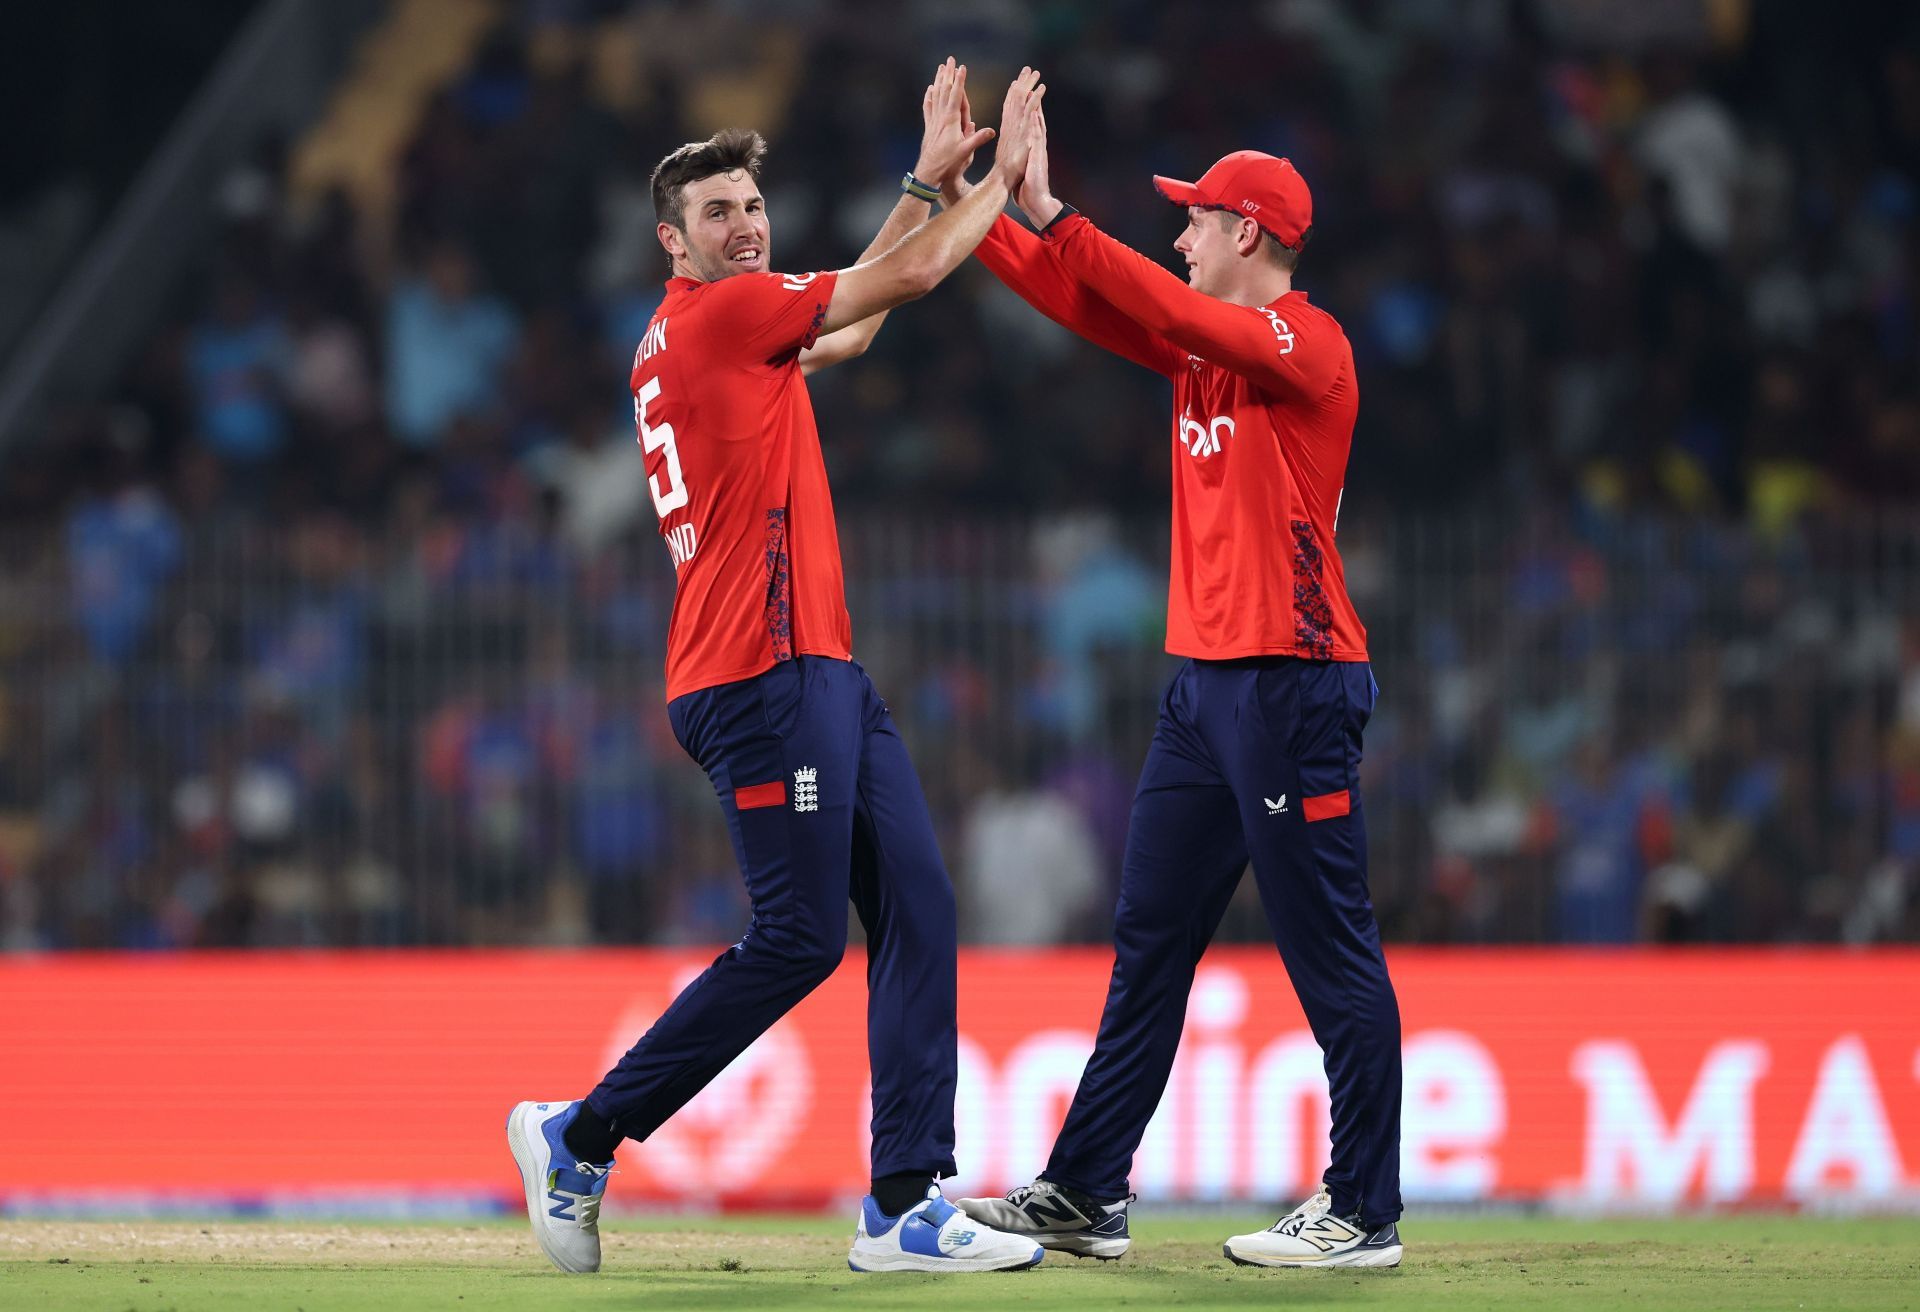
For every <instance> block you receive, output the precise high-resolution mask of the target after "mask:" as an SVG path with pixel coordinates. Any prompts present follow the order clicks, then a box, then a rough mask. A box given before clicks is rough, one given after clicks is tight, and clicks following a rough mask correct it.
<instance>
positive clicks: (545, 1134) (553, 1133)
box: [507, 1102, 613, 1272]
mask: <svg viewBox="0 0 1920 1312" xmlns="http://www.w3.org/2000/svg"><path fill="white" fill-rule="evenodd" d="M576 1106H577V1104H575V1103H571V1102H523V1103H520V1104H518V1105H516V1106H515V1107H514V1109H513V1111H511V1112H510V1113H508V1115H507V1147H509V1148H511V1149H513V1160H514V1161H515V1162H516V1163H518V1164H519V1167H520V1183H521V1184H522V1185H524V1186H525V1188H526V1192H527V1219H528V1220H529V1221H531V1222H533V1237H534V1238H535V1239H537V1240H539V1241H540V1251H541V1252H543V1253H545V1254H546V1255H547V1260H548V1261H550V1262H552V1263H553V1264H554V1265H555V1266H557V1267H559V1268H560V1269H561V1270H562V1271H575V1272H587V1271H598V1270H599V1269H600V1195H602V1194H604V1193H605V1192H606V1191H607V1175H608V1173H609V1172H611V1171H612V1170H613V1163H612V1162H611V1161H607V1162H601V1163H599V1164H598V1165H595V1164H594V1163H592V1162H582V1161H577V1160H575V1158H574V1156H573V1154H572V1153H570V1152H568V1151H567V1145H566V1142H565V1140H563V1139H562V1138H561V1136H562V1135H563V1134H565V1133H566V1129H567V1125H568V1123H569V1122H570V1121H572V1120H573V1116H574V1110H575V1108H576Z"/></svg>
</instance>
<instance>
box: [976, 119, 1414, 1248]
mask: <svg viewBox="0 0 1920 1312" xmlns="http://www.w3.org/2000/svg"><path fill="white" fill-rule="evenodd" d="M961 112H962V113H963V114H964V113H965V107H964V103H963V105H962V108H961ZM1154 185H1155V186H1156V187H1158V188H1159V190H1160V193H1161V195H1163V196H1164V197H1165V198H1166V199H1167V200H1169V201H1171V202H1173V203H1174V204H1176V205H1180V206H1183V207H1184V208H1185V209H1186V211H1187V226H1186V230H1185V231H1184V232H1182V233H1181V234H1180V237H1179V239H1178V240H1177V241H1175V242H1174V249H1175V250H1176V251H1178V252H1180V254H1181V255H1182V256H1183V257H1184V258H1185V260H1186V264H1187V272H1188V279H1187V282H1185V283H1182V282H1181V281H1180V279H1178V278H1177V277H1175V276H1174V275H1173V274H1171V273H1169V272H1167V271H1166V270H1165V269H1163V268H1161V267H1160V266H1159V265H1157V264H1155V263H1153V262H1152V261H1151V260H1148V259H1146V258H1145V257H1144V256H1142V255H1140V254H1138V253H1136V252H1135V251H1132V250H1130V249H1128V248H1127V247H1126V246H1124V245H1122V244H1121V243H1119V242H1117V241H1115V240H1113V239H1112V238H1111V237H1109V236H1107V235H1106V234H1105V233H1103V232H1101V231H1100V230H1099V229H1098V228H1096V227H1094V225H1093V224H1092V223H1091V222H1089V221H1088V220H1087V219H1086V218H1085V217H1083V216H1082V215H1080V214H1078V213H1077V212H1075V211H1074V210H1073V209H1072V208H1071V207H1069V206H1066V205H1064V204H1062V203H1061V202H1060V201H1059V200H1058V199H1056V198H1055V197H1054V196H1053V194H1052V191H1051V187H1050V185H1049V178H1048V170H1047V153H1046V135H1045V123H1044V119H1043V121H1042V124H1041V132H1040V137H1039V140H1038V141H1037V142H1036V143H1035V145H1034V147H1033V151H1032V154H1031V155H1030V156H1029V159H1028V165H1027V171H1026V174H1025V177H1024V178H1023V180H1022V184H1021V188H1020V191H1019V194H1018V196H1017V200H1018V202H1019V204H1020V207H1021V209H1022V210H1023V211H1024V212H1025V213H1026V215H1027V217H1028V219H1029V220H1030V221H1031V222H1032V223H1033V224H1034V226H1035V227H1036V228H1037V229H1038V230H1039V235H1038V236H1035V235H1034V234H1033V233H1031V232H1028V231H1027V230H1026V229H1025V228H1023V227H1021V226H1020V225H1019V224H1018V223H1016V222H1014V221H1013V220H1012V219H1010V218H1005V217H1003V218H1002V219H1001V220H1000V221H999V222H998V223H996V224H995V226H994V229H993V231H992V232H991V233H990V234H989V235H988V237H987V239H986V241H984V242H983V243H982V244H981V246H980V248H979V251H978V254H979V256H980V259H981V261H982V262H983V263H985V264H986V265H987V267H988V268H989V269H991V270H993V272H994V273H995V274H996V275H997V276H998V277H999V278H1000V279H1001V280H1002V281H1003V282H1005V283H1006V284H1007V286H1009V287H1010V288H1012V289H1013V290H1014V291H1016V292H1018V293H1019V294H1020V295H1021V296H1022V297H1024V298H1025V299H1026V300H1027V301H1028V303H1030V304H1031V305H1032V306H1033V307H1034V308H1035V309H1037V310H1039V311H1040V312H1041V313H1042V314H1044V315H1046V316H1047V317H1048V318H1050V319H1053V320H1054V321H1055V322H1057V323H1060V324H1062V325H1064V326H1065V327H1068V328H1070V329H1072V330H1073V331H1075V332H1077V333H1079V334H1080V335H1081V336H1083V337H1085V338H1087V339H1088V340H1090V341H1093V342H1095V343H1097V344H1099V345H1100V346H1103V347H1105V348H1107V349H1108V350H1110V351H1113V352H1114V353H1116V354H1118V355H1120V356H1123V357H1125V358H1126V359H1128V360H1131V361H1133V362H1134V363H1135V364H1139V365H1142V366H1144V367H1146V368H1148V369H1152V370H1154V371H1155V372H1156V373H1160V374H1164V375H1165V376H1166V377H1168V378H1169V379H1171V380H1172V382H1173V426H1172V439H1173V440H1172V444H1171V452H1172V458H1173V551H1172V561H1173V567H1172V576H1171V579H1170V580H1169V585H1168V596H1167V650H1168V651H1169V652H1172V653H1173V654H1175V655H1177V656H1184V657H1187V658H1188V659H1187V661H1186V664H1185V665H1184V666H1183V667H1182V668H1181V670H1180V672H1179V673H1178V674H1177V675H1176V676H1175V678H1174V680H1173V683H1172V685H1171V686H1170V687H1169V688H1168V690H1167V693H1166V696H1165V698H1164V699H1163V701H1162V703H1161V707H1160V720H1159V724H1158V727H1157V728H1156V730H1155V732H1154V738H1153V745H1152V747H1151V748H1150V749H1149V751H1148V754H1147V760H1146V764H1145V766H1144V768H1143V769H1142V771H1141V776H1140V786H1139V790H1138V792H1137V794H1136V795H1135V798H1134V804H1133V813H1132V818H1131V821H1130V824H1129V828H1128V834H1127V851H1126V858H1125V865H1124V869H1123V872H1122V876H1121V888H1120V900H1119V904H1118V906H1117V908H1116V910H1115V916H1114V948H1115V960H1114V968H1113V977H1112V981H1111V983H1110V984H1109V986H1108V990H1107V1002H1106V1009H1105V1012H1104V1013H1103V1014H1102V1016H1101V1020H1100V1031H1099V1038H1098V1040H1097V1042H1096V1045H1095V1048H1094V1053H1093V1056H1092V1057H1091V1058H1090V1059H1089V1060H1088V1062H1087V1068H1086V1071H1085V1073H1084V1074H1083V1075H1082V1076H1081V1080H1080V1086H1079V1089H1078V1090H1077V1091H1076V1093H1075V1095H1074V1100H1073V1105H1072V1107H1071V1109H1070V1110H1069V1111H1068V1113H1067V1119H1066V1123H1065V1124H1064V1125H1063V1126H1062V1128H1061V1131H1060V1136H1059V1138H1058V1140H1057V1141H1056V1142H1055V1145H1054V1150H1053V1154H1052V1156H1051V1158H1050V1159H1049V1161H1048V1163H1047V1167H1046V1169H1045V1171H1043V1172H1042V1173H1041V1175H1040V1177H1039V1178H1038V1179H1036V1180H1035V1181H1034V1182H1033V1183H1032V1184H1031V1185H1025V1186H1022V1187H1021V1188H1019V1189H1015V1190H1014V1191H1013V1192H1012V1193H1010V1194H1008V1195H1007V1196H1006V1198H1004V1199H999V1198H988V1199H963V1200H962V1202H961V1206H962V1208H964V1209H965V1210H966V1211H967V1212H968V1213H969V1214H970V1215H972V1216H974V1217H975V1218H977V1219H979V1220H981V1221H982V1222H984V1223H986V1224H990V1225H994V1226H997V1227H999V1228H1001V1229H1003V1230H1011V1231H1015V1232H1018V1233H1022V1234H1030V1235H1032V1236H1034V1237H1035V1238H1036V1239H1038V1240H1039V1241H1040V1242H1041V1243H1042V1244H1043V1245H1045V1246H1047V1247H1050V1248H1058V1249H1061V1250H1063V1251H1067V1252H1073V1253H1078V1254H1082V1255H1086V1256H1092V1257H1106V1258H1112V1257H1118V1256H1120V1255H1121V1254H1122V1253H1124V1252H1125V1251H1126V1249H1127V1245H1128V1242H1129V1236H1128V1231H1127V1215H1126V1206H1127V1202H1128V1201H1129V1195H1128V1187H1127V1174H1128V1171H1129V1169H1130V1168H1131V1165H1132V1161H1133V1154H1134V1151H1135V1150H1136V1149H1137V1148H1138V1147H1139V1144H1140V1139H1141V1136H1142V1134H1143V1133H1144V1132H1145V1130H1146V1127H1147V1122H1148V1120H1149V1118H1150V1117H1151V1116H1152V1115H1153V1111H1154V1108H1155V1107H1156V1106H1157V1105H1158V1104H1159V1101H1160V1097H1161V1094H1162V1093H1163V1092H1164V1091H1165V1089H1166V1084H1167V1078H1168V1076H1169V1074H1170V1072H1171V1070H1172V1068H1173V1060H1174V1054H1175V1052H1176V1050H1177V1049H1178V1047H1179V1043H1180V1034H1181V1030H1182V1027H1183V1025H1184V1024H1185V1020H1186V1008H1187V994H1188V991H1189V990H1190V989H1191V988H1192V985H1193V973H1194V967H1195V966H1196V965H1197V964H1198V962H1199V960H1200V956H1201V953H1202V952H1204V951H1205V950H1206V946H1207V943H1208V941H1209V940H1210V939H1211V938H1212V937H1213V933H1214V931H1215V929H1217V928H1218V927H1219V924H1220V918H1221V916H1222V915H1223V914H1224V913H1225V911H1226V907H1227V902H1228V899H1229V898H1231V896H1232V895H1233V890H1234V887H1235V886H1236V885H1237V884H1238V883H1239V882H1240V877H1241V873H1242V871H1244V870H1245V868H1246V866H1247V863H1248V860H1249V858H1251V861H1252V864H1253V872H1254V878H1255V879H1256V880H1257V881H1258V883H1259V887H1260V897H1261V901H1262V903H1263V904H1264V906H1265V908H1266V912H1267V919H1268V922H1269V924H1270V925H1271V927H1272V930H1273V935H1274V940H1275V942H1276V943H1277V944H1278V946H1279V949H1280V955H1281V958H1282V959H1283V960H1284V962H1285V963H1286V967H1287V974H1288V977H1289V978H1290V979H1291V980H1292V981H1293V985H1294V989H1295V991H1296V992H1297V993H1298V994H1299V997H1300V1002H1301V1005H1302V1007H1303V1009H1304V1010H1305V1012H1306V1015H1307V1021H1308V1023H1309V1024H1310V1025H1311V1026H1312V1028H1313V1034H1314V1038H1315V1039H1316V1040H1317V1041H1318V1042H1319V1044H1320V1047H1321V1049H1322V1050H1323V1052H1324V1053H1325V1057H1326V1069H1327V1080H1328V1085H1329V1089H1330V1092H1331V1095H1332V1112H1333V1118H1332V1119H1333V1146H1332V1158H1331V1162H1330V1165H1329V1167H1328V1170H1327V1172H1326V1176H1325V1179H1324V1183H1323V1186H1322V1188H1321V1189H1320V1191H1319V1192H1318V1193H1316V1194H1315V1196H1314V1197H1313V1198H1312V1199H1310V1200H1308V1201H1307V1202H1305V1203H1303V1204H1301V1206H1300V1207H1299V1208H1297V1209H1296V1210H1295V1211H1294V1212H1293V1213H1291V1214H1290V1215H1288V1216H1286V1217H1283V1218H1281V1220H1280V1221H1279V1222H1278V1223H1277V1224H1275V1225H1274V1226H1272V1227H1271V1228H1269V1229H1267V1230H1263V1231H1258V1232H1255V1233H1253V1234H1246V1235H1237V1236H1235V1237H1233V1238H1231V1239H1229V1240H1227V1241H1226V1246H1225V1252H1226V1255H1227V1256H1228V1257H1229V1258H1231V1259H1232V1260H1234V1261H1235V1262H1239V1263H1242V1264H1255V1265H1262V1266H1334V1265H1357V1266H1394V1265H1397V1264H1398V1263H1399V1261H1400V1256H1401V1244H1400V1236H1399V1230H1398V1226H1397V1224H1396V1223H1397V1221H1398V1219H1399V1216H1400V1011H1399V1005H1398V1003H1397V1002H1396V1000H1395V998H1394V992H1393V984H1392V981H1391V980H1390V979H1389V978H1388V975H1387V967H1386V961H1385V959H1384V958H1383V956H1382V955H1381V951H1380V931H1379V927H1378V925H1377V924H1376V923H1375V921H1374V916H1373V906H1372V903H1371V902H1370V901H1369V899H1368V895H1367V878H1366V829H1365V825H1364V822H1363V817H1362V811H1361V806H1360V793H1359V786H1358V785H1359V778H1358V770H1359V765H1360V742H1361V731H1362V730H1363V729H1364V727H1365V726H1366V723H1367V718H1368V716H1369V715H1370V714H1371V712H1372V709H1373V701H1374V696H1375V693H1376V689H1375V686H1374V682H1373V676H1372V673H1371V670H1370V667H1369V665H1368V662H1367V638H1366V631H1365V630H1364V629H1363V628H1362V627H1361V625H1360V620H1359V618H1358V617H1357V616H1356V615H1355V614H1354V609H1353V604H1352V602H1350V601H1349V600H1348V598H1347V590H1346V584H1345V580H1344V578H1343V574H1342V569H1341V564H1340V553H1339V552H1338V551H1337V550H1336V549H1335V547H1334V530H1335V526H1336V524H1337V521H1338V519H1339V514H1340V494H1341V488H1342V485H1343V484H1344V482H1345V479H1346V468H1347V454H1348V448H1349V447H1350V445H1351V443H1352V440H1353V423H1354V416H1355V414H1356V413H1357V410H1358V407H1359V392H1358V389H1357V386H1356V384H1355V381H1354V371H1353V351H1352V349H1351V348H1350V347H1349V346H1348V344H1347V339H1346V334H1345V333H1343V332H1342V331H1341V329H1340V325H1339V324H1338V323H1336V322H1335V321H1334V319H1333V317H1332V316H1331V315H1329V314H1328V313H1327V312H1326V311H1324V310H1322V309H1320V308H1319V307H1318V306H1315V305H1313V304H1311V303H1309V301H1308V299H1307V295H1306V293H1305V292H1303V291H1299V290H1297V289H1296V288H1295V287H1294V286H1293V270H1294V268H1295V266H1296V264H1297V263H1298V260H1299V255H1300V250H1301V248H1302V247H1303V246H1304V245H1305V244H1306V240H1307V235H1308V231H1309V229H1310V228H1311V226H1312V222H1313V203H1312V199H1311V197H1310V196H1309V194H1308V191H1307V184H1306V183H1305V182H1304V181H1302V180H1301V177H1300V175H1299V173H1298V172H1296V171H1295V170H1294V167H1293V165H1292V164H1291V163H1289V162H1288V161H1287V160H1284V159H1276V158H1274V157H1273V156H1271V155H1264V154H1261V153H1259V152H1258V151H1251V150H1243V151H1236V152H1235V153H1234V154H1231V155H1228V156H1227V157H1226V158H1225V159H1222V160H1221V161H1220V162H1219V163H1217V164H1215V165H1214V166H1213V167H1212V168H1210V169H1208V170H1207V172H1206V173H1205V174H1204V175H1203V176H1202V177H1201V178H1200V180H1199V181H1198V182H1177V181H1174V180H1173V179H1170V178H1160V177H1156V178H1155V179H1154ZM964 193H965V186H964V183H963V182H960V181H958V180H956V182H955V183H954V184H953V185H952V186H951V187H950V188H949V189H948V195H949V200H950V202H951V203H958V204H965V203H966V201H965V200H962V199H960V198H961V196H962V195H963V194H964ZM967 199H971V197H968V198H967Z"/></svg>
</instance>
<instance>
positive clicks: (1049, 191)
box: [1013, 100, 1065, 228]
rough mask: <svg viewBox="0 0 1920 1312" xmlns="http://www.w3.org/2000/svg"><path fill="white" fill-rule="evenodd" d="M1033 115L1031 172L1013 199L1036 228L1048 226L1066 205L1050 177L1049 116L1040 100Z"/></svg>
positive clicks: (1028, 153) (1023, 177)
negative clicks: (1048, 150)
mask: <svg viewBox="0 0 1920 1312" xmlns="http://www.w3.org/2000/svg"><path fill="white" fill-rule="evenodd" d="M1032 114H1033V141H1032V143H1031V144H1030V145H1029V147H1028V149H1027V171H1026V172H1025V173H1024V174H1022V175H1021V178H1020V185H1019V187H1018V188H1016V189H1015V190H1014V193H1013V199H1014V203H1015V204H1017V205H1019V207H1020V209H1021V212H1022V213H1024V214H1025V215H1026V216H1027V219H1028V221H1029V222H1031V223H1032V224H1033V226H1034V227H1036V228H1044V227H1046V226H1047V225H1048V224H1049V223H1052V222H1053V221H1054V219H1055V218H1057V217H1058V216H1059V214H1060V211H1061V210H1062V209H1064V208H1065V207H1064V206H1063V205H1062V204H1061V203H1060V202H1059V201H1058V200H1056V199H1054V195H1053V184H1052V182H1051V181H1050V180H1049V179H1048V177H1047V116H1046V114H1044V113H1043V112H1041V109H1040V102H1039V101H1038V100H1036V101H1034V103H1033V109H1032Z"/></svg>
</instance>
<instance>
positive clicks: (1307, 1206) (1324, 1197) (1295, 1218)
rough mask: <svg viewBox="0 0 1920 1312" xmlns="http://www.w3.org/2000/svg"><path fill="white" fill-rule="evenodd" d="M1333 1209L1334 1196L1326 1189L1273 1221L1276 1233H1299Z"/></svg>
mask: <svg viewBox="0 0 1920 1312" xmlns="http://www.w3.org/2000/svg"><path fill="white" fill-rule="evenodd" d="M1332 1210H1333V1196H1332V1195H1331V1194H1329V1193H1328V1192H1327V1191H1326V1190H1325V1189H1322V1190H1321V1191H1320V1192H1319V1193H1317V1194H1315V1195H1314V1196H1313V1197H1311V1198H1309V1199H1307V1201H1306V1202H1304V1203H1302V1204H1300V1206H1298V1207H1296V1208H1294V1209H1293V1210H1292V1211H1291V1212H1289V1213H1287V1214H1286V1215H1285V1216H1283V1217H1281V1218H1280V1219H1279V1220H1278V1221H1275V1222H1274V1223H1273V1231H1274V1233H1275V1234H1282V1235H1298V1234H1299V1233H1300V1232H1301V1231H1302V1230H1304V1229H1305V1228H1306V1227H1307V1225H1308V1224H1309V1223H1310V1222H1313V1221H1318V1220H1319V1219H1320V1218H1321V1217H1323V1216H1325V1215H1326V1214H1327V1213H1328V1212H1331V1211H1332Z"/></svg>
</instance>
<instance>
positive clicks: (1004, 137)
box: [993, 68, 1047, 194]
mask: <svg viewBox="0 0 1920 1312" xmlns="http://www.w3.org/2000/svg"><path fill="white" fill-rule="evenodd" d="M1046 94H1047V88H1046V85H1045V84H1044V83H1042V82H1041V81H1040V74H1039V72H1038V71H1037V70H1035V69H1031V68H1023V69H1021V70H1020V76H1019V77H1016V78H1015V79H1014V80H1013V85H1012V86H1010V87H1008V88H1007V99H1006V101H1005V103H1004V104H1002V105H1001V107H1000V149H999V153H998V154H996V155H995V156H994V159H993V171H994V172H995V173H996V174H997V175H999V177H1000V180H1001V181H1002V182H1004V183H1005V184H1006V187H1007V191H1008V193H1009V194H1011V193H1012V192H1014V191H1017V190H1019V187H1020V183H1021V181H1022V180H1023V179H1024V178H1025V176H1026V172H1027V157H1028V155H1029V154H1030V153H1031V151H1032V148H1033V137H1034V129H1035V124H1036V121H1037V119H1038V117H1039V109H1040V100H1041V97H1043V96H1045V95H1046Z"/></svg>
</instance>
